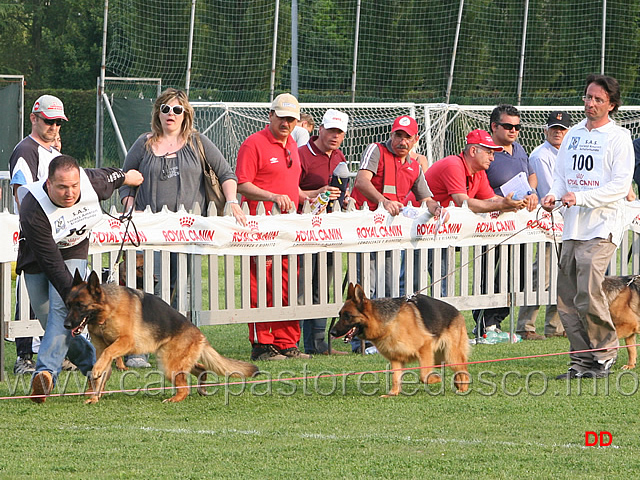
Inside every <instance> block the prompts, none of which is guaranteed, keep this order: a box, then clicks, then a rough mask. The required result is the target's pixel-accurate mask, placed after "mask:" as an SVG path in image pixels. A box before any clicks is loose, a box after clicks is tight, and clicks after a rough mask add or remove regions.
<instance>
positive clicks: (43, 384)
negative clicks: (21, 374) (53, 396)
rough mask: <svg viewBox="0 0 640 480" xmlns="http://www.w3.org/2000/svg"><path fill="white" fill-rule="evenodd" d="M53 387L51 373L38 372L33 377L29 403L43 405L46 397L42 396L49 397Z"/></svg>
mask: <svg viewBox="0 0 640 480" xmlns="http://www.w3.org/2000/svg"><path fill="white" fill-rule="evenodd" d="M52 386H53V377H52V376H51V372H47V371H46V370H45V371H42V372H38V373H37V374H36V376H35V377H33V382H31V401H32V402H35V403H44V401H45V400H46V397H44V396H42V395H49V394H50V393H51V387H52Z"/></svg>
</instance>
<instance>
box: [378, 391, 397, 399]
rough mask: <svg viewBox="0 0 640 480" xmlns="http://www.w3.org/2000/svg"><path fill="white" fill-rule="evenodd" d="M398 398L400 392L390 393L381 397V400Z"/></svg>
mask: <svg viewBox="0 0 640 480" xmlns="http://www.w3.org/2000/svg"><path fill="white" fill-rule="evenodd" d="M397 396H398V392H389V393H387V394H385V395H380V398H391V397H397Z"/></svg>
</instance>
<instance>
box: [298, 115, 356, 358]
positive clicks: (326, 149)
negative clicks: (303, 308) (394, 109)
mask: <svg viewBox="0 0 640 480" xmlns="http://www.w3.org/2000/svg"><path fill="white" fill-rule="evenodd" d="M348 122H349V116H348V115H347V114H346V113H343V112H340V111H338V110H333V109H329V110H327V111H326V112H325V114H324V117H323V118H322V125H320V128H319V129H318V135H316V136H313V137H311V138H310V139H309V142H308V143H307V144H306V145H303V146H302V147H300V148H299V150H298V154H299V155H300V163H301V167H302V174H301V175H300V189H301V192H302V195H301V199H300V200H301V201H304V200H305V199H307V198H308V199H310V200H311V199H315V198H316V197H317V196H318V195H320V194H321V193H323V192H325V191H329V192H330V194H331V196H330V197H329V201H330V202H333V201H334V200H337V199H338V198H339V197H340V193H341V190H340V189H339V188H337V187H331V186H329V183H330V181H331V176H332V174H333V171H334V169H335V168H336V166H338V165H339V164H340V163H341V162H345V163H346V158H345V156H344V154H343V153H342V151H340V145H341V144H342V141H343V140H344V136H345V134H346V132H347V125H348ZM311 262H312V269H313V272H312V277H313V285H312V289H313V302H314V303H318V302H319V301H320V292H319V288H320V286H319V279H318V268H319V267H318V265H317V263H318V255H317V254H313V255H312V259H311ZM327 262H328V268H329V270H330V271H332V270H333V253H329V254H328V255H327ZM329 277H331V274H330V275H329ZM300 278H301V279H303V278H304V275H302V273H301V274H300ZM326 329H327V319H326V318H314V319H309V320H303V321H302V334H303V335H302V336H303V340H304V342H303V343H304V351H305V353H311V354H313V353H320V354H323V355H328V354H329V345H328V344H327V342H326V341H325V330H326ZM331 353H338V354H341V353H344V352H340V351H338V350H333V351H332V352H331Z"/></svg>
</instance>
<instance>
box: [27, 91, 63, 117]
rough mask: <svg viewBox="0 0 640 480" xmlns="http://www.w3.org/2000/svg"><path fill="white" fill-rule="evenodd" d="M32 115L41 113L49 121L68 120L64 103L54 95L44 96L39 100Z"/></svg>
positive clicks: (34, 105)
mask: <svg viewBox="0 0 640 480" xmlns="http://www.w3.org/2000/svg"><path fill="white" fill-rule="evenodd" d="M31 113H39V114H40V115H42V116H43V117H45V118H49V119H55V118H62V119H63V120H68V118H67V117H65V116H64V105H63V104H62V101H61V100H60V99H59V98H58V97H54V96H53V95H42V96H41V97H40V98H38V99H37V100H36V103H34V104H33V109H32V110H31Z"/></svg>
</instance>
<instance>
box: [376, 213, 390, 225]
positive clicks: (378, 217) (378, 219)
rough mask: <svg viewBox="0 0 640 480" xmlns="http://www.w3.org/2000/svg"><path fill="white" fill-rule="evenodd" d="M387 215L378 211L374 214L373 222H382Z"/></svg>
mask: <svg viewBox="0 0 640 480" xmlns="http://www.w3.org/2000/svg"><path fill="white" fill-rule="evenodd" d="M386 217H387V216H386V215H385V214H384V213H376V214H375V215H374V216H373V223H376V224H382V223H384V219H385V218H386Z"/></svg>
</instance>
